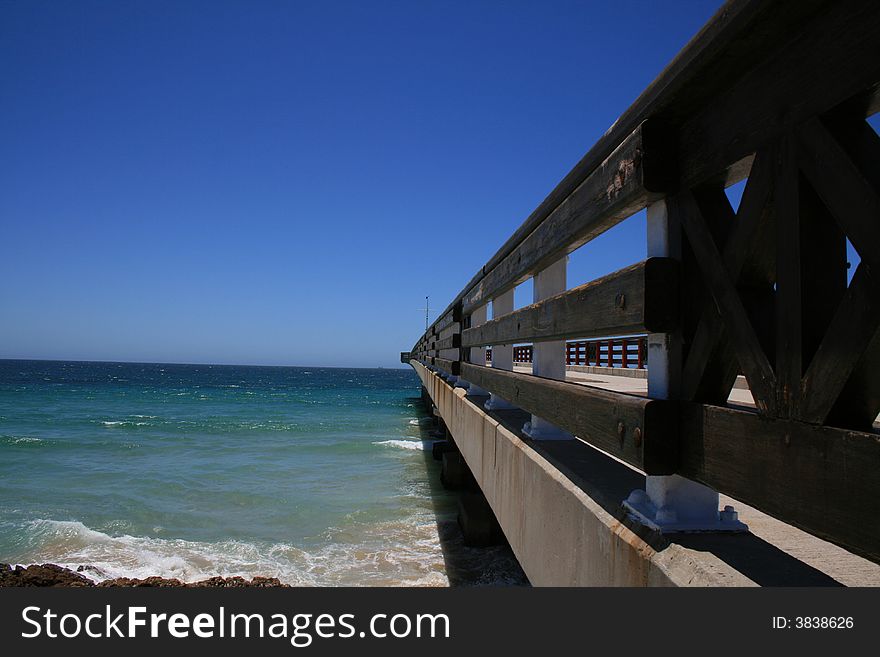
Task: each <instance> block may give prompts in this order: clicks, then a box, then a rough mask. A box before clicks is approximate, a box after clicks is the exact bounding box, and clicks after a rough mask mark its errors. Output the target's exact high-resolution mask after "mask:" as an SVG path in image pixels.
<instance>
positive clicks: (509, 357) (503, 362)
mask: <svg viewBox="0 0 880 657" xmlns="http://www.w3.org/2000/svg"><path fill="white" fill-rule="evenodd" d="M512 312H513V290H508V291H507V292H505V293H504V294H501V295H499V296H497V297H495V298H494V299H492V319H497V318H498V317H501V316H502V315H506V314H507V313H512ZM492 367H493V368H494V369H499V370H507V371H509V372H512V371H513V345H509V344H493V345H492ZM485 408H486V410H488V411H497V410H503V409H505V408H516V406H514V405H513V404H511V403H510V402H508V401H506V400H504V399H502V398H501V397H499V396H497V395H495V394H494V393H493V394H490V396H489V399H488V401H487V402H486V404H485Z"/></svg>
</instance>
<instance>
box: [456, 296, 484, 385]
mask: <svg viewBox="0 0 880 657" xmlns="http://www.w3.org/2000/svg"><path fill="white" fill-rule="evenodd" d="M488 310H489V309H488V308H487V307H486V306H485V305H483V306H480V307H478V308H476V309H474V311H473V312H472V313H471V316H470V327H469V328H475V327H477V326H480V325H482V324H485V323H486V317H487V315H488ZM467 351H468V354H467V360H468V362H469V363H473V364H474V365H485V364H486V348H485V347H471V348H470V349H468V350H467ZM464 383H465V384H466V385H463V386H462V387H467V389H468V393H467V394H468V395H469V396H474V397H479V396H486V395H488V394H489V393H488V391H486V390H483V389H482V388H481V387H480V386H478V385H475V384H473V383H470V382H467V381H465V382H464Z"/></svg>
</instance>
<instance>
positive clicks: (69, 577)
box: [0, 563, 286, 588]
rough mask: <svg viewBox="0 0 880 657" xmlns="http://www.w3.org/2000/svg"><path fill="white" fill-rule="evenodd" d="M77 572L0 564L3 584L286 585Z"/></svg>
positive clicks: (270, 580) (256, 580)
mask: <svg viewBox="0 0 880 657" xmlns="http://www.w3.org/2000/svg"><path fill="white" fill-rule="evenodd" d="M77 571H79V572H74V571H72V570H70V569H68V568H62V567H61V566H56V565H55V564H51V563H47V564H42V565H31V566H26V567H25V566H15V567H14V568H13V567H12V566H10V565H9V564H5V563H0V586H80V587H83V586H97V587H102V588H105V587H180V588H244V587H258V588H268V587H284V586H286V584H282V583H281V581H280V580H279V579H278V578H277V577H259V576H257V577H254V578H253V579H251V580H247V579H245V578H244V577H211V578H209V579H204V580H201V581H199V582H192V583H189V584H186V583H184V582H181V581H180V580H179V579H176V578H167V577H147V578H145V579H134V578H131V577H117V578H115V579H108V580H104V581H103V582H99V583H97V584H96V583H95V582H93V581H92V580H90V579H89V578H88V577H85V576H84V575H81V574H80V573H81V572H97V571H98V569H97V568H95V567H93V566H79V567H78V568H77Z"/></svg>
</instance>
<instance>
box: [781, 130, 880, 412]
mask: <svg viewBox="0 0 880 657" xmlns="http://www.w3.org/2000/svg"><path fill="white" fill-rule="evenodd" d="M843 128H848V126H846V125H844V126H843ZM798 138H799V142H798V144H799V146H800V149H801V153H800V154H801V157H800V158H799V163H800V165H801V168H802V170H803V172H804V175H805V176H806V177H807V179H808V180H809V181H810V184H811V185H812V186H813V188H814V189H815V190H816V192H817V193H818V194H819V196H820V198H821V199H822V201H823V202H824V204H825V205H826V206H827V208H828V209H829V210H830V211H831V213H832V214H833V215H834V218H835V219H836V220H837V222H838V223H839V224H840V226H841V227H842V228H843V230H844V231H845V232H846V234H847V236H848V237H849V238H850V240H851V241H852V243H853V246H854V247H855V248H856V250H857V251H858V252H859V255H860V256H861V258H862V263H863V264H864V265H867V269H868V271H866V272H865V273H864V274H862V275H859V274H860V272H859V271H856V276H854V277H853V281H852V284H851V286H850V290H849V297H850V299H851V301H850V303H852V304H854V305H855V304H858V306H857V307H855V308H853V307H849V308H842V309H841V310H839V312H842V313H849V314H850V315H851V314H852V312H856V313H858V314H859V315H861V320H860V321H862V325H861V326H845V327H844V326H841V325H840V324H839V323H838V324H837V325H838V326H840V327H841V328H839V329H838V330H837V331H835V332H834V333H832V332H831V331H830V330H829V334H828V335H826V337H825V340H824V341H823V346H824V349H823V346H820V350H819V351H820V353H821V354H822V355H823V356H824V357H825V358H826V359H830V358H831V357H832V356H833V355H835V354H836V355H837V356H838V358H839V362H838V369H837V370H834V371H833V372H832V375H831V377H830V378H829V379H828V380H827V382H826V381H822V380H821V379H818V378H813V376H814V374H815V373H816V372H818V365H817V369H816V370H815V371H814V372H810V371H809V370H808V374H809V375H810V376H809V377H808V378H807V379H806V380H805V381H804V385H805V386H811V385H814V384H815V390H816V391H819V390H821V389H822V388H824V390H823V391H822V392H818V393H817V392H813V391H811V394H819V395H821V396H822V398H823V399H818V400H817V401H818V402H819V403H817V404H815V405H812V406H811V409H810V415H809V416H808V418H807V419H811V420H815V419H816V418H817V417H819V416H821V415H822V414H823V413H824V412H825V410H826V407H827V400H828V398H829V396H831V395H832V394H837V401H836V403H835V405H834V407H833V408H832V410H831V412H829V413H828V415H827V416H826V418H825V420H826V421H827V422H829V423H833V424H835V425H836V426H842V427H850V428H864V429H867V428H870V427H871V425H872V424H873V422H874V418H875V417H876V415H877V412H878V410H880V376H878V374H877V372H878V371H880V369H878V368H880V336H878V335H877V334H876V328H875V331H874V333H873V334H872V332H871V329H872V322H873V321H874V315H875V314H876V312H877V308H876V306H877V305H878V302H877V296H876V289H875V284H874V274H873V272H877V271H880V224H878V221H877V217H878V216H880V190H878V185H880V172H878V170H880V138H878V137H877V135H876V133H874V131H873V130H872V129H871V128H870V126H868V125H867V124H866V123H865V122H864V121H859V122H858V123H856V124H855V126H854V129H844V130H840V129H838V130H836V135H832V134H831V132H830V131H829V130H828V129H827V128H826V126H825V125H823V124H822V123H821V122H819V121H818V120H813V121H809V122H807V123H805V124H804V125H803V126H801V128H800V129H799V131H798ZM859 268H860V269H861V268H862V265H860V267H859ZM857 278H858V279H861V278H864V279H865V280H864V281H859V280H857ZM857 283H858V286H857ZM856 319H858V318H856ZM841 321H843V318H842V320H841ZM847 340H849V341H847ZM826 341H827V344H825V342H826ZM819 355H820V354H819V353H817V358H818V357H819ZM856 358H858V362H857V364H855V365H854V364H853V360H854V359H856ZM820 364H821V363H820ZM825 369H830V368H829V364H827V363H826V364H825ZM845 374H848V375H849V378H848V379H847V381H846V384H845V385H844V387H843V389H840V387H839V386H840V382H841V379H842V378H843V376H844V375H845Z"/></svg>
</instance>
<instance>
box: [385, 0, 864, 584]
mask: <svg viewBox="0 0 880 657" xmlns="http://www.w3.org/2000/svg"><path fill="white" fill-rule="evenodd" d="M878 44H880V3H871V2H863V1H855V0H835V1H830V0H816V1H813V0H811V1H809V2H763V1H759V0H732V1H730V2H727V3H726V4H725V5H724V6H723V7H722V8H721V9H720V10H719V11H718V12H717V13H716V15H715V16H714V17H713V18H712V19H711V20H710V22H709V23H707V24H706V26H704V27H703V29H702V30H701V31H700V32H699V33H698V34H697V35H696V36H695V37H694V38H693V39H692V40H691V41H690V42H689V43H688V44H687V45H686V46H685V48H684V49H683V50H682V51H681V52H680V53H679V54H678V55H677V56H676V58H675V59H674V60H673V61H672V62H671V63H670V64H669V65H668V66H667V67H666V68H665V69H664V70H663V72H662V73H661V74H660V75H659V76H658V78H657V79H656V80H655V81H654V82H653V83H652V84H651V85H650V86H649V87H648V88H647V89H646V90H645V91H644V92H643V93H642V94H641V95H640V96H639V97H638V98H637V99H636V101H635V102H634V103H633V105H632V106H631V107H630V108H629V109H627V110H626V111H625V112H624V113H623V114H622V115H621V116H620V118H619V119H618V120H617V121H616V122H615V123H614V125H613V126H612V128H611V129H610V130H608V132H607V133H606V134H605V135H603V136H602V138H601V139H599V141H598V142H597V143H596V144H595V145H594V146H593V147H592V148H591V149H590V150H589V152H587V154H586V155H585V156H584V157H583V158H582V159H581V160H580V162H578V164H577V165H576V166H575V167H574V168H573V169H572V170H571V172H570V173H569V174H568V175H567V176H565V178H564V179H563V180H562V181H561V182H560V183H559V184H558V185H557V186H556V188H555V189H553V190H552V191H551V192H550V194H549V195H548V196H547V198H546V200H545V201H544V202H543V203H542V204H541V205H540V206H539V207H538V208H537V209H535V211H534V212H532V214H531V215H530V216H529V217H528V218H527V219H526V220H525V222H524V223H523V224H522V225H521V226H520V227H519V228H518V229H516V230H515V231H514V232H513V234H512V235H510V237H509V238H508V239H507V241H505V242H504V244H503V245H502V246H501V247H500V248H499V250H498V251H497V252H496V253H495V255H494V256H493V257H492V258H491V259H490V260H489V261H488V262H487V263H485V264H484V265H483V266H482V267H480V268H479V269H478V270H477V273H476V274H475V275H474V276H473V277H472V278H471V279H470V281H469V282H468V283H467V284H466V285H465V286H464V288H463V289H462V290H461V292H460V293H459V294H458V295H457V296H456V297H455V298H454V299H453V300H452V301H451V302H450V303H449V305H448V307H447V308H446V309H445V310H444V311H443V312H442V313H441V314H440V316H439V318H438V319H437V320H436V321H435V322H434V323H433V324H432V325H430V326H429V327H428V329H427V331H426V332H425V333H424V334H423V335H422V336H420V337H419V338H418V340H416V342H415V344H414V345H413V346H412V348H411V349H410V350H409V351H406V352H402V353H401V356H400V357H401V362H403V363H407V364H410V365H411V366H412V367H413V368H414V370H415V371H416V373H417V374H418V376H419V378H420V380H421V382H422V386H423V388H424V392H423V395H424V397H425V399H426V401H427V403H428V404H429V405H430V407H431V409H432V410H433V412H434V414H435V415H436V416H437V417H438V419H439V420H438V421H439V422H440V423H441V425H442V427H443V428H444V430H445V432H446V435H447V437H448V440H447V443H446V445H445V447H444V448H443V449H442V450H440V452H439V454H440V457H442V459H443V461H444V469H445V470H446V469H448V470H449V472H450V473H452V470H453V469H456V468H457V469H458V470H460V469H461V468H464V469H466V471H467V477H470V478H472V480H473V481H474V482H475V483H476V486H477V491H478V494H479V496H480V499H481V500H482V501H481V502H480V504H485V509H486V512H485V513H484V512H483V511H480V509H481V508H482V507H481V506H480V504H477V505H476V506H474V504H472V503H464V505H463V507H462V514H461V516H460V519H461V522H462V525H463V529H464V530H465V534H466V537H467V535H468V533H469V532H471V533H475V534H480V535H482V536H490V535H491V534H492V533H491V531H489V530H488V529H487V526H488V525H492V526H495V523H497V527H499V528H500V530H501V532H503V536H504V538H506V540H507V541H508V542H509V543H510V545H511V547H512V548H513V551H514V553H515V554H516V556H517V558H518V559H519V561H520V563H521V565H522V567H523V569H524V571H525V572H526V574H527V575H528V577H529V579H530V581H531V582H532V583H533V584H536V585H628V586H652V585H658V586H659V585H662V586H688V585H718V586H727V585H731V586H733V585H736V586H745V585H803V584H809V585H839V584H846V585H880V566H878V563H880V433H878V431H877V428H876V425H875V421H876V419H877V416H878V413H880V284H878V283H877V282H876V281H875V277H876V272H880V137H878V135H877V133H876V132H875V131H874V129H873V128H872V127H871V125H870V124H869V123H868V122H867V118H868V117H870V116H871V115H873V114H874V113H875V112H877V110H878V109H880V92H878V90H880V56H878ZM551 91H552V90H551ZM741 181H745V184H744V187H743V188H742V198H741V201H740V202H739V204H738V206H736V207H734V205H733V204H732V203H731V202H730V200H729V198H728V195H727V194H726V192H725V189H726V188H727V187H729V186H731V185H733V184H735V183H738V182H741ZM641 211H646V213H647V234H646V235H645V244H646V249H645V250H644V251H638V250H637V249H635V248H634V249H633V264H632V265H631V266H629V267H626V268H624V269H622V270H620V271H616V272H610V273H608V274H607V275H606V276H603V277H602V278H599V279H597V280H594V281H592V282H589V283H587V284H585V285H580V286H578V287H573V288H570V287H569V286H568V284H567V275H566V274H567V272H566V268H567V259H568V254H570V253H571V252H572V251H574V250H575V249H578V248H579V247H581V246H583V245H585V244H587V243H588V242H590V241H591V240H593V239H594V238H596V237H597V236H599V235H600V234H602V233H603V232H605V231H607V230H608V229H610V228H612V227H613V226H615V225H617V224H619V223H620V222H623V221H626V220H627V219H628V218H629V217H632V216H633V215H634V214H636V213H638V212H641ZM848 243H849V245H851V247H852V249H853V250H854V252H855V253H856V254H857V256H858V257H857V258H856V259H855V262H850V260H852V259H851V258H848V249H847V245H848ZM449 247H450V244H449V243H447V244H446V245H445V247H444V248H449ZM426 248H430V245H427V246H426ZM437 271H438V275H444V276H455V275H457V274H459V273H460V274H462V276H461V278H462V279H464V278H465V277H466V276H465V275H466V274H467V273H468V272H454V271H450V270H449V269H448V268H446V267H444V268H441V269H438V270H437ZM528 279H531V280H532V282H533V289H534V298H533V303H532V304H531V305H529V306H526V307H523V308H518V309H516V308H514V302H513V291H514V288H515V287H516V286H517V285H519V284H521V283H523V282H525V281H526V280H528ZM451 476H452V474H450V477H451ZM468 504H470V506H468ZM475 509H476V510H477V511H475ZM487 523H488V525H487Z"/></svg>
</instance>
